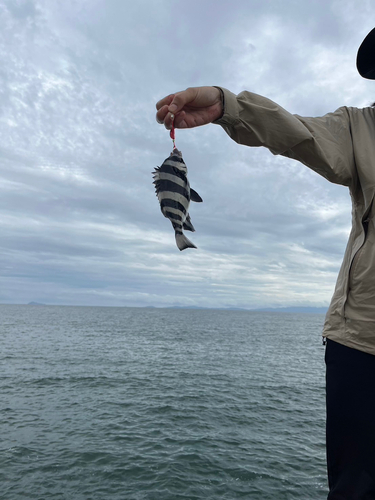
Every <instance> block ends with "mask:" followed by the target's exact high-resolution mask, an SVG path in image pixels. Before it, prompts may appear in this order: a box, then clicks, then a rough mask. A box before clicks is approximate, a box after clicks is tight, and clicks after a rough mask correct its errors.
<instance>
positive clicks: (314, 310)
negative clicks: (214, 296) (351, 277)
mask: <svg viewBox="0 0 375 500" xmlns="http://www.w3.org/2000/svg"><path fill="white" fill-rule="evenodd" d="M143 307H144V308H145V309H198V310H218V311H248V312H275V313H294V314H299V313H301V314H326V312H327V310H328V307H303V306H302V307H301V306H298V307H297V306H295V307H264V308H260V309H245V308H243V307H199V306H163V307H155V306H143Z"/></svg>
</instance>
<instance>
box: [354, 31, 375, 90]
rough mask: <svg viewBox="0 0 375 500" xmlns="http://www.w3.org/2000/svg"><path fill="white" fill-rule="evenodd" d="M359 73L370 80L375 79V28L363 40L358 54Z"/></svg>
mask: <svg viewBox="0 0 375 500" xmlns="http://www.w3.org/2000/svg"><path fill="white" fill-rule="evenodd" d="M357 69H358V73H359V74H360V75H361V76H363V78H367V79H369V80H375V28H374V29H373V30H372V31H370V33H369V34H368V35H367V36H366V38H365V39H364V40H363V42H362V44H361V46H360V47H359V49H358V54H357Z"/></svg>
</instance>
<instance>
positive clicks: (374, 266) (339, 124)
mask: <svg viewBox="0 0 375 500" xmlns="http://www.w3.org/2000/svg"><path fill="white" fill-rule="evenodd" d="M222 90H223V92H224V102H225V105H224V114H223V116H222V117H221V118H220V119H219V120H217V121H216V122H215V123H218V124H219V125H221V126H222V127H223V128H224V130H225V131H226V132H227V134H228V135H229V136H230V137H231V138H232V139H233V140H234V141H236V142H238V143H239V144H245V145H247V146H265V147H266V148H268V149H269V150H270V151H271V152H272V153H273V154H275V155H283V156H287V157H289V158H293V159H295V160H298V161H300V162H302V163H304V164H305V165H307V166H308V167H310V168H311V169H312V170H315V172H317V173H318V174H320V175H322V176H323V177H325V178H326V179H328V180H329V181H331V182H334V183H336V184H342V185H344V186H348V188H349V190H350V194H351V198H352V204H353V210H352V231H351V233H350V236H349V241H348V245H347V248H346V252H345V256H344V260H343V263H342V266H341V269H340V272H339V275H338V279H337V283H336V288H335V292H334V295H333V297H332V301H331V305H330V307H329V310H328V312H327V315H326V319H325V324H324V330H323V336H324V337H327V338H329V339H332V340H335V341H336V342H339V343H341V344H344V345H346V346H348V347H352V348H355V349H359V350H361V351H365V352H368V353H371V354H375V219H374V215H375V203H373V199H374V194H375V109H374V108H364V109H357V108H347V107H342V108H339V109H338V110H337V111H335V112H334V113H329V114H327V115H325V116H323V117H319V118H303V117H301V116H298V115H292V114H290V113H288V112H287V111H285V109H283V108H281V107H280V106H278V105H277V104H275V103H274V102H272V101H270V100H269V99H266V98H265V97H262V96H259V95H256V94H253V93H251V92H241V93H240V94H239V95H238V96H236V95H234V94H232V93H231V92H229V91H228V90H226V89H222Z"/></svg>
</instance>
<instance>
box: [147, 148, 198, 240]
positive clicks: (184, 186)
mask: <svg viewBox="0 0 375 500" xmlns="http://www.w3.org/2000/svg"><path fill="white" fill-rule="evenodd" d="M152 174H153V177H154V184H155V190H156V196H157V197H158V199H159V203H160V208H161V211H162V214H163V215H164V217H166V218H167V219H169V220H170V221H171V223H172V226H173V229H174V232H175V236H176V244H177V246H178V248H179V249H180V250H185V248H197V247H196V246H195V245H194V244H193V243H192V242H191V241H189V240H188V239H187V238H186V236H185V235H184V233H183V232H182V230H183V229H186V230H188V231H195V229H194V227H193V224H192V223H191V220H190V215H189V205H190V200H191V201H197V202H201V201H203V200H202V198H201V197H200V196H199V194H198V193H197V192H196V191H194V189H191V187H190V184H189V181H188V178H187V168H186V165H185V163H184V160H183V159H182V154H181V152H180V151H179V150H178V149H176V148H175V149H174V150H173V151H172V153H171V155H170V156H169V158H167V159H166V160H165V161H164V163H163V164H162V166H161V167H156V168H155V170H154V172H152Z"/></svg>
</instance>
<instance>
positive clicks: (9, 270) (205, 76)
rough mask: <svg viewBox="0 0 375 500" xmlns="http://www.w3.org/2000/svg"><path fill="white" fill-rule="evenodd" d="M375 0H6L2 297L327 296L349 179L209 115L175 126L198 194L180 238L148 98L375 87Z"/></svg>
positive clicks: (346, 92) (120, 300)
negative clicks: (159, 191) (368, 38)
mask: <svg viewBox="0 0 375 500" xmlns="http://www.w3.org/2000/svg"><path fill="white" fill-rule="evenodd" d="M373 7H374V6H373V1H372V0H356V1H355V2H354V1H353V0H337V1H334V0H312V1H307V0H306V1H305V0H268V1H267V0H234V1H233V0H232V1H229V0H228V1H226V0H183V1H180V0H137V1H134V0H132V1H129V0H64V1H61V0H0V39H1V43H0V54H1V64H0V138H1V139H0V140H1V142H0V231H1V232H0V303H28V302H30V301H37V302H43V303H46V304H72V305H106V306H145V305H154V306H173V305H189V306H192V305H193V306H205V307H245V308H257V307H264V306H272V307H279V306H291V305H294V306H326V305H328V303H329V300H330V297H331V295H332V292H333V288H334V285H335V281H336V276H337V272H338V270H339V267H340V264H341V260H342V257H343V253H344V250H345V245H346V242H347V237H348V234H349V231H350V220H351V215H350V213H351V206H350V197H349V193H348V190H347V188H345V187H341V186H336V185H333V184H330V183H328V181H326V180H325V179H323V178H321V177H319V176H318V174H316V173H314V172H311V171H310V170H309V169H308V168H307V167H305V166H303V165H301V164H299V163H297V162H295V161H293V160H288V159H285V158H281V157H276V156H273V155H272V154H271V153H270V152H269V151H267V150H264V149H258V148H256V149H251V148H247V147H244V146H238V145H237V144H235V143H234V142H232V141H231V139H230V138H229V137H228V136H227V135H226V133H225V132H224V131H223V129H221V127H219V126H218V125H209V126H206V127H202V128H198V129H195V130H184V131H177V136H176V144H177V147H178V148H179V149H180V150H181V151H182V153H183V157H184V160H185V163H186V165H187V167H188V170H189V179H190V184H191V186H192V187H193V188H194V189H195V190H196V191H197V192H198V193H199V194H200V195H201V196H202V198H203V200H204V202H203V203H202V204H193V205H192V206H191V209H190V214H191V219H192V222H193V224H194V226H195V229H196V232H195V233H188V237H189V238H190V239H191V240H192V241H193V242H194V243H195V244H196V245H197V247H198V249H197V250H193V249H188V250H185V251H183V252H180V251H179V250H178V249H177V247H176V244H175V238H174V231H173V229H172V226H171V224H170V222H169V221H168V220H167V219H165V218H164V217H163V215H162V214H161V212H160V207H159V203H158V201H157V198H156V196H155V192H154V186H153V184H152V175H151V171H152V170H153V169H154V167H155V166H157V165H160V164H161V163H162V162H163V161H164V159H165V158H166V157H168V156H169V153H170V151H171V147H172V142H171V140H170V138H169V134H168V132H167V131H166V130H165V129H164V127H163V126H160V125H158V124H157V123H156V121H155V103H156V101H157V100H159V99H160V98H162V97H164V96H165V95H167V94H169V93H172V92H175V91H179V90H183V89H185V88H186V87H188V86H197V85H219V86H223V87H226V88H228V89H230V90H232V91H233V92H235V93H238V92H240V91H242V90H251V91H253V92H256V93H258V94H262V95H265V96H267V97H269V98H271V99H273V100H274V101H276V102H277V103H279V104H280V105H282V106H283V107H285V108H286V109H288V110H289V111H291V112H293V113H298V114H300V115H303V116H319V115H323V114H325V113H327V112H330V111H334V110H335V109H336V108H338V107H339V106H342V105H348V106H356V107H364V106H368V105H369V104H371V103H372V101H373V100H375V83H373V82H371V81H366V80H364V79H362V78H361V77H360V76H359V75H358V74H357V71H356V66H355V59H356V52H357V49H358V46H359V45H360V43H361V41H362V40H363V38H364V37H365V35H366V34H367V33H368V32H369V31H370V30H371V29H372V28H373V27H374V25H375V21H374V16H373Z"/></svg>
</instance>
